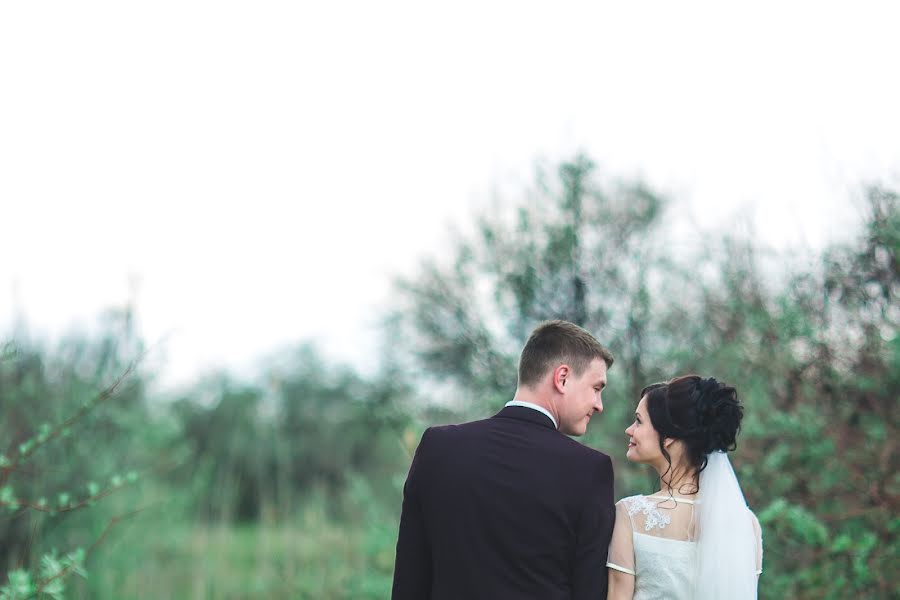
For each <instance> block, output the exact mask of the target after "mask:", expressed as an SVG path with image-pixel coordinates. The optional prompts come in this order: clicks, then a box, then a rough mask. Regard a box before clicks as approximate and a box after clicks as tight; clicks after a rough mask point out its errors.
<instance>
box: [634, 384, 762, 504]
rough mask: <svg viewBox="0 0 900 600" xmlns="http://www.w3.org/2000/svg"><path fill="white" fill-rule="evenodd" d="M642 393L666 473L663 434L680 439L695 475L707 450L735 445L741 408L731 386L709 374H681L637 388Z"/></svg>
mask: <svg viewBox="0 0 900 600" xmlns="http://www.w3.org/2000/svg"><path fill="white" fill-rule="evenodd" d="M644 396H646V397H647V413H648V414H649V415H650V422H651V423H652V424H653V428H654V429H656V431H657V432H658V433H659V449H660V451H662V454H663V456H664V457H665V459H666V462H668V463H669V468H668V470H667V471H666V474H668V473H669V472H670V471H672V457H671V456H669V453H668V451H667V450H666V448H665V446H664V444H663V441H664V440H665V439H666V438H674V439H676V440H681V441H682V442H683V443H684V448H685V458H686V459H687V460H688V462H689V465H690V467H692V468H693V469H694V471H695V474H696V475H699V474H700V472H701V471H703V469H705V468H706V462H707V458H708V455H709V453H710V452H715V451H718V450H721V451H729V450H734V449H735V448H736V447H737V441H736V440H737V434H738V432H739V431H740V429H741V418H742V417H743V416H744V409H743V407H742V406H741V403H740V402H739V401H738V399H737V391H736V390H735V389H734V388H733V387H731V386H729V385H726V384H724V383H722V382H719V381H717V380H716V379H714V378H713V377H710V378H708V379H704V378H702V377H700V376H699V375H684V376H682V377H676V378H675V379H672V380H671V381H668V382H666V383H654V384H652V385H648V386H647V387H645V388H644V389H643V390H641V398H643V397H644ZM663 478H665V475H663ZM673 478H674V474H673ZM673 478H670V481H671V480H672V479H673ZM664 481H665V479H664ZM698 486H699V482H698ZM697 491H699V488H698V490H697Z"/></svg>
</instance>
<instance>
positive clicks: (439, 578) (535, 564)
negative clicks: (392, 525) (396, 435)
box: [392, 321, 615, 600]
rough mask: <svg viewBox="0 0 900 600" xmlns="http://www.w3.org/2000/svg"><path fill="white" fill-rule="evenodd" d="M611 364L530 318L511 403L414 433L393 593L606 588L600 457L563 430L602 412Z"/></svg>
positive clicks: (541, 593)
mask: <svg viewBox="0 0 900 600" xmlns="http://www.w3.org/2000/svg"><path fill="white" fill-rule="evenodd" d="M612 363H613V357H612V355H611V354H610V353H609V351H608V350H607V349H606V348H604V347H603V346H601V345H600V343H599V342H597V340H596V339H594V337H593V336H592V335H591V334H590V333H588V332H587V331H585V330H584V329H582V328H580V327H578V326H577V325H574V324H572V323H568V322H566V321H547V322H544V323H541V324H540V325H538V327H537V328H536V329H535V330H534V331H533V332H532V333H531V336H530V337H529V338H528V341H527V342H526V344H525V347H524V348H523V349H522V354H521V357H520V359H519V381H518V387H517V389H516V394H515V396H514V399H513V400H512V401H510V402H509V403H507V404H506V406H505V407H504V408H503V409H502V410H501V411H500V412H499V413H497V414H496V415H494V416H493V417H491V418H489V419H484V420H481V421H474V422H471V423H464V424H462V425H448V426H443V427H430V428H428V429H427V430H426V431H425V433H424V434H423V435H422V439H421V441H420V442H419V446H418V448H417V449H416V454H415V457H414V458H413V461H412V465H411V466H410V469H409V475H408V476H407V479H406V484H405V486H404V488H403V509H402V514H401V517H400V533H399V536H398V540H397V558H396V564H395V567H394V584H393V593H392V598H393V600H407V599H408V600H427V599H432V600H451V599H452V600H474V599H481V598H483V599H490V600H498V599H499V600H507V599H511V600H512V599H516V600H518V599H531V598H534V599H538V598H539V599H541V600H557V599H559V600H562V599H566V600H580V599H582V598H585V599H586V598H592V599H596V598H605V597H606V585H607V581H606V577H607V570H606V567H605V565H606V553H607V548H608V546H609V540H610V536H611V535H612V529H613V522H614V520H615V505H614V503H613V471H612V463H611V462H610V459H609V457H608V456H606V455H605V454H602V453H600V452H598V451H596V450H593V449H591V448H588V447H587V446H584V445H582V444H580V443H578V442H576V441H575V440H573V439H571V438H569V437H567V435H575V436H577V435H582V434H583V433H584V432H585V429H586V428H587V425H588V422H589V421H590V419H591V416H593V415H594V414H596V413H599V412H601V411H602V410H603V404H602V402H601V399H600V396H601V391H602V389H603V388H604V387H605V386H606V371H607V368H609V367H610V366H611V365H612ZM563 434H567V435H563Z"/></svg>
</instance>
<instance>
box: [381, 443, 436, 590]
mask: <svg viewBox="0 0 900 600" xmlns="http://www.w3.org/2000/svg"><path fill="white" fill-rule="evenodd" d="M428 433H429V430H427V429H426V430H425V433H424V434H422V440H421V441H420V442H419V447H418V448H416V454H415V456H414V457H413V460H412V465H410V467H409V474H408V475H407V476H406V484H404V486H403V508H402V511H401V513H400V533H399V535H398V537H397V556H396V560H395V561H394V586H393V591H392V592H391V599H392V600H422V599H423V598H429V597H431V548H430V547H429V545H428V536H427V534H426V531H425V518H424V515H423V513H422V505H421V496H420V494H419V488H420V486H421V485H422V481H421V480H422V478H423V476H424V474H425V473H424V466H423V462H424V459H423V456H424V454H425V451H424V447H425V444H426V438H427V437H428Z"/></svg>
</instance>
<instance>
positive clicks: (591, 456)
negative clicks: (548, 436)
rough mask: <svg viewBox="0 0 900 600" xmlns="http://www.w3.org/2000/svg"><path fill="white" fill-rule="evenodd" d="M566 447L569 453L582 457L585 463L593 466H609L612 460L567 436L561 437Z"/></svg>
mask: <svg viewBox="0 0 900 600" xmlns="http://www.w3.org/2000/svg"><path fill="white" fill-rule="evenodd" d="M561 437H562V438H563V439H564V440H565V442H566V445H567V446H568V447H569V448H570V451H571V452H572V453H574V454H577V455H579V456H581V457H582V459H583V460H585V461H590V462H592V463H594V464H602V465H611V464H612V459H611V458H610V457H609V456H608V455H607V454H604V453H603V452H600V451H599V450H597V449H595V448H591V447H590V446H586V445H584V444H582V443H581V442H579V441H576V440H573V439H572V438H570V437H567V436H561Z"/></svg>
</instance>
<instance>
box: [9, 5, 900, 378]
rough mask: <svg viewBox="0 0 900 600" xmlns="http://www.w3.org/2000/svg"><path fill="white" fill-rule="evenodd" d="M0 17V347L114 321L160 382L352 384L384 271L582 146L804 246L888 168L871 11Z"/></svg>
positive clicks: (382, 292)
mask: <svg viewBox="0 0 900 600" xmlns="http://www.w3.org/2000/svg"><path fill="white" fill-rule="evenodd" d="M725 4H726V3H722V2H709V3H690V2H665V3H651V2H634V3H625V2H607V3H602V2H582V3H575V2H561V1H558V0H557V1H554V2H544V3H531V2H522V1H516V2H487V1H485V0H482V1H480V2H460V1H455V2H452V3H442V5H440V6H438V5H437V4H436V3H425V2H395V1H388V0H382V1H381V2H362V1H360V2H328V3H324V2H322V3H312V2H309V3H304V2H296V1H295V2H276V1H260V0H257V1H254V2H233V1H223V0H217V1H215V2H197V1H191V0H177V1H170V0H154V1H153V2H142V3H137V2H130V1H123V0H114V1H110V2H95V1H86V0H83V1H79V2H71V1H65V2H62V1H60V2H27V1H24V2H4V3H2V4H0V334H3V333H4V332H8V331H9V330H10V327H11V323H12V317H13V315H14V314H15V313H16V311H17V310H19V311H22V312H24V314H25V316H26V318H27V320H28V322H29V324H30V326H31V328H32V329H33V330H35V331H37V332H38V333H41V334H43V335H48V336H51V337H53V336H56V335H59V333H60V332H62V331H64V330H66V329H68V328H71V327H73V326H75V325H78V324H87V323H90V322H92V321H94V320H95V318H96V316H97V314H98V313H99V312H100V311H101V310H102V309H104V308H106V307H109V306H111V305H121V304H122V303H123V302H125V300H126V299H127V298H128V297H129V289H130V288H129V281H130V278H132V277H136V280H137V281H138V282H139V283H138V286H137V306H138V311H139V315H138V316H139V320H140V326H141V330H142V331H143V333H144V335H145V337H146V338H147V340H148V341H150V342H154V341H158V340H160V339H162V338H165V340H166V341H165V353H166V357H167V368H166V371H165V373H166V378H167V380H169V381H173V382H177V381H185V380H187V379H189V378H191V377H193V375H194V374H195V373H197V372H198V371H200V370H205V369H208V368H210V367H212V366H215V365H223V366H228V367H234V368H237V367H246V366H248V365H251V364H253V362H254V361H255V360H257V359H258V358H260V357H261V356H263V355H266V354H270V353H272V352H274V351H276V350H278V349H279V348H283V347H284V346H285V345H290V344H293V343H296V342H298V341H300V340H302V339H306V338H314V339H318V340H319V341H320V342H321V344H322V345H323V347H324V348H325V350H326V351H327V352H328V353H329V355H330V356H332V357H334V358H343V359H347V360H351V361H353V362H354V363H355V364H357V365H358V366H360V367H361V368H363V369H366V368H368V367H371V365H372V361H371V360H369V358H370V355H371V354H372V353H373V352H374V351H375V348H374V339H373V333H372V325H373V324H374V323H375V322H376V320H377V317H378V316H379V315H380V314H381V309H382V307H383V306H384V305H385V303H386V297H387V292H388V289H389V282H390V277H391V275H393V274H396V273H401V272H408V271H409V270H410V269H411V268H412V267H413V265H415V264H416V262H417V260H418V258H419V257H421V256H423V255H424V254H426V253H439V252H440V251H441V250H442V248H444V247H445V244H444V241H445V239H446V238H445V237H444V236H445V231H446V229H447V225H448V223H450V222H463V221H465V218H466V217H467V216H468V215H471V214H472V213H473V212H474V211H476V210H477V208H478V207H479V206H483V205H485V204H487V202H488V201H489V199H490V197H491V194H492V190H493V189H494V188H495V187H496V186H498V185H501V186H507V185H510V184H511V185H512V187H513V188H515V186H516V185H517V184H520V185H521V187H523V188H525V187H527V186H528V185H529V184H530V182H531V180H532V173H533V164H534V162H535V160H537V159H540V158H545V159H549V160H551V161H556V160H559V159H562V158H567V157H570V156H571V155H572V154H573V153H574V152H575V151H576V150H579V149H584V150H586V151H588V152H589V153H590V154H591V155H592V156H593V157H594V158H596V159H597V160H598V162H599V163H600V165H601V167H602V169H603V170H605V171H606V172H608V173H610V174H611V175H613V176H626V177H627V176H632V175H643V176H645V177H646V178H647V179H648V180H649V181H650V182H651V183H652V184H655V185H657V186H659V187H661V188H662V189H664V190H666V191H669V192H672V193H674V194H675V195H676V196H677V197H678V198H679V199H680V200H683V201H685V202H688V203H689V204H690V207H691V208H690V212H691V214H692V215H693V218H694V219H695V220H696V221H697V222H699V223H700V224H702V225H712V224H715V223H722V222H725V220H726V219H727V218H728V217H730V216H732V215H734V214H735V213H737V212H740V213H749V214H753V215H754V216H755V219H756V223H757V229H758V230H759V231H760V232H761V233H762V234H763V235H764V236H765V237H766V238H767V239H768V241H770V242H771V243H773V244H778V245H782V246H784V245H794V244H801V245H808V246H813V247H817V246H820V245H821V244H823V243H825V242H826V241H827V240H829V239H834V238H836V237H840V236H841V235H845V234H846V232H847V230H848V227H850V226H852V224H853V223H855V221H856V220H857V219H858V216H859V215H858V207H857V206H855V205H853V204H852V203H851V202H850V199H851V197H852V195H853V192H854V190H855V189H857V187H856V186H857V184H859V183H860V182H861V181H865V180H883V181H887V182H896V181H897V174H898V167H900V113H898V109H897V107H898V106H900V79H898V77H897V62H898V61H897V59H898V56H900V51H898V50H900V48H898V46H900V42H898V39H900V38H898V36H897V34H896V24H897V23H898V22H900V20H898V18H897V17H898V16H900V9H897V8H893V7H892V4H895V3H892V2H881V3H870V2H859V1H855V2H852V3H850V2H841V3H834V4H830V3H826V2H810V3H800V2H783V1H782V2H771V3H769V2H753V3H745V6H744V7H743V8H741V9H733V8H726V7H725V6H724V5H725Z"/></svg>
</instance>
